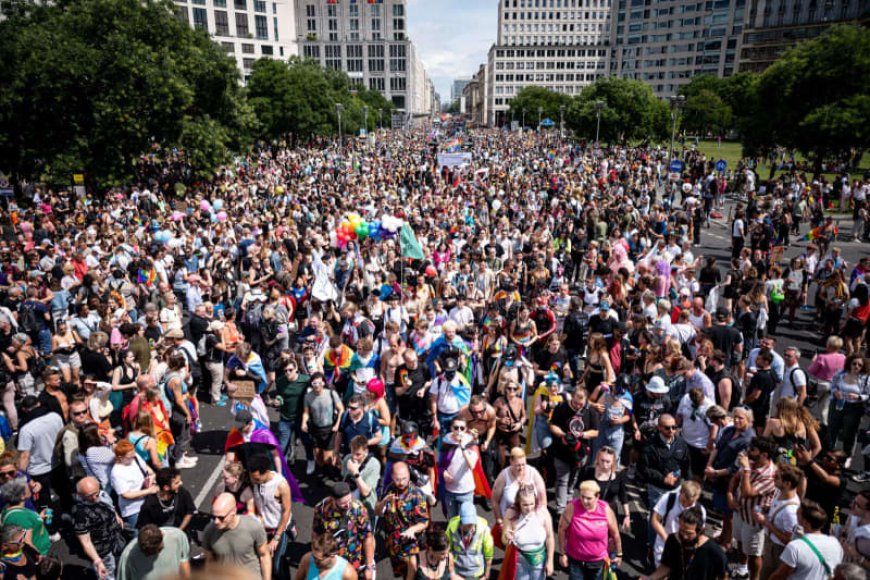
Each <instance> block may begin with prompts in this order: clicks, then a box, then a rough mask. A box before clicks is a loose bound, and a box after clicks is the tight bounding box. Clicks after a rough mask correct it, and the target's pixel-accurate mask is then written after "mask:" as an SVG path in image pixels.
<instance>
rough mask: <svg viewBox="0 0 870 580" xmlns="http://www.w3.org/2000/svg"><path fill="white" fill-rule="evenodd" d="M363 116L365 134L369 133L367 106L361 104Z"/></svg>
mask: <svg viewBox="0 0 870 580" xmlns="http://www.w3.org/2000/svg"><path fill="white" fill-rule="evenodd" d="M363 117H364V118H365V125H366V135H368V133H369V106H368V105H363Z"/></svg>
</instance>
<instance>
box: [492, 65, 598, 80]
mask: <svg viewBox="0 0 870 580" xmlns="http://www.w3.org/2000/svg"><path fill="white" fill-rule="evenodd" d="M598 64H599V66H598V70H605V69H606V68H607V67H606V64H605V63H603V62H601V63H598ZM578 68H582V67H578ZM589 69H590V70H595V67H589ZM587 75H588V73H527V74H517V75H495V82H496V83H522V82H528V83H531V82H553V81H555V82H561V81H567V82H569V83H571V82H574V79H577V80H578V81H582V80H583V79H584V78H586V76H587Z"/></svg>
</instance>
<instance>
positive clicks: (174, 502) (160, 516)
mask: <svg viewBox="0 0 870 580" xmlns="http://www.w3.org/2000/svg"><path fill="white" fill-rule="evenodd" d="M156 481H157V487H159V488H160V491H158V492H157V493H156V494H152V495H149V496H148V497H146V498H145V503H143V504H142V509H141V510H140V511H139V519H138V521H137V522H136V527H137V528H138V529H140V530H141V529H142V526H144V525H146V524H154V525H156V526H158V527H159V526H171V527H175V528H178V529H180V530H181V531H185V530H186V529H187V526H189V525H190V521H191V520H192V519H193V512H194V511H195V509H196V508H195V506H194V503H193V497H192V496H191V495H190V492H189V491H187V489H185V488H184V487H183V484H184V482H183V481H181V472H180V471H178V469H176V468H174V467H164V468H163V469H161V470H160V471H158V472H157V477H156Z"/></svg>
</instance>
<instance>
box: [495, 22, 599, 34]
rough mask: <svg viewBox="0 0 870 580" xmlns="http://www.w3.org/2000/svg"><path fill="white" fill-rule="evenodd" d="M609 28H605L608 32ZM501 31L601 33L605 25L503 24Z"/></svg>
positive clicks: (585, 23) (587, 23)
mask: <svg viewBox="0 0 870 580" xmlns="http://www.w3.org/2000/svg"><path fill="white" fill-rule="evenodd" d="M609 28H610V27H607V29H608V30H609ZM502 30H503V31H504V32H505V34H507V33H508V32H560V31H561V32H575V31H576V32H596V31H598V32H601V31H604V30H605V25H604V24H603V23H601V22H599V23H597V24H596V23H595V22H593V23H591V24H590V23H589V22H584V23H583V24H582V25H581V24H576V25H575V24H540V25H539V24H505V25H504V26H503V27H502Z"/></svg>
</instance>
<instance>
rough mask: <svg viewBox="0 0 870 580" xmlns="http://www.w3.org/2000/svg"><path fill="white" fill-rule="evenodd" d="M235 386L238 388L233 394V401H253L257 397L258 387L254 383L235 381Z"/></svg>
mask: <svg viewBox="0 0 870 580" xmlns="http://www.w3.org/2000/svg"><path fill="white" fill-rule="evenodd" d="M233 384H234V385H235V386H236V387H237V388H236V390H235V392H233V394H232V398H233V399H249V400H253V398H254V397H255V396H256V395H257V385H256V384H255V383H254V381H247V380H242V381H233Z"/></svg>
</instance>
